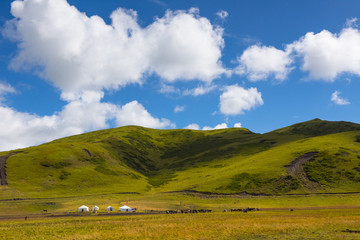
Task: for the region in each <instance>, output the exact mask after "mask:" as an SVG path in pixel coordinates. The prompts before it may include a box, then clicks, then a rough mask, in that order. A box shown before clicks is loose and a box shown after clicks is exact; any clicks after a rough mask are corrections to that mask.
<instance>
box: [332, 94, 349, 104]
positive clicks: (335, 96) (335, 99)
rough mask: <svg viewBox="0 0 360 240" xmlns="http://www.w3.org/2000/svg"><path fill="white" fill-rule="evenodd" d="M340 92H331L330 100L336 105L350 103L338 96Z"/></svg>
mask: <svg viewBox="0 0 360 240" xmlns="http://www.w3.org/2000/svg"><path fill="white" fill-rule="evenodd" d="M340 94H341V92H339V91H335V92H333V94H331V101H332V102H334V103H335V104H336V105H348V104H350V102H349V101H348V100H347V99H345V98H341V97H340V96H339V95H340Z"/></svg>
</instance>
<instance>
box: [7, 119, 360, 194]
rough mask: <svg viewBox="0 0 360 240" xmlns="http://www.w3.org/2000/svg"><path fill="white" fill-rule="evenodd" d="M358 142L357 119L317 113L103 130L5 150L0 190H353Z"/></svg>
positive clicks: (358, 180)
mask: <svg viewBox="0 0 360 240" xmlns="http://www.w3.org/2000/svg"><path fill="white" fill-rule="evenodd" d="M359 141H360V125H358V124H354V123H348V122H328V121H322V120H319V119H315V120H312V121H308V122H304V123H299V124H295V125H292V126H289V127H286V128H282V129H279V130H275V131H272V132H269V133H266V134H256V133H253V132H251V131H249V130H247V129H243V128H234V129H222V130H214V131H194V130H154V129H148V128H142V127H136V126H129V127H121V128H115V129H109V130H101V131H95V132H90V133H86V134H81V135H76V136H72V137H68V138H63V139H58V140H55V141H53V142H50V143H46V144H43V145H40V146H37V147H31V148H26V149H22V150H17V151H12V152H3V153H0V158H3V159H5V158H7V159H6V175H7V176H6V180H7V183H8V185H3V186H1V187H0V197H1V198H8V197H12V198H14V197H23V196H32V197H44V196H60V195H61V196H74V195H84V194H91V193H116V192H139V193H145V192H163V191H183V190H196V191H207V192H218V193H239V192H244V191H246V192H249V193H256V194H284V193H286V194H288V193H309V192H352V191H358V189H359V186H360V143H359ZM10 154H12V155H11V156H10ZM1 156H2V157H1ZM0 172H1V171H0ZM1 176H2V175H1ZM2 178H3V177H2Z"/></svg>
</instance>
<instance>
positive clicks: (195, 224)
mask: <svg viewBox="0 0 360 240" xmlns="http://www.w3.org/2000/svg"><path fill="white" fill-rule="evenodd" d="M359 218H360V210H359V209H357V210H296V211H293V212H290V211H279V210H278V211H274V210H273V211H258V212H250V213H246V214H245V213H229V212H227V213H204V214H173V215H171V214H168V215H165V214H162V215H140V216H139V215H128V216H81V217H58V218H46V219H44V218H36V219H31V218H29V219H28V220H26V221H25V220H10V221H0V229H1V231H0V238H1V239H360V234H359V233H356V232H346V230H347V229H348V230H350V231H355V230H354V229H359V227H360V224H359Z"/></svg>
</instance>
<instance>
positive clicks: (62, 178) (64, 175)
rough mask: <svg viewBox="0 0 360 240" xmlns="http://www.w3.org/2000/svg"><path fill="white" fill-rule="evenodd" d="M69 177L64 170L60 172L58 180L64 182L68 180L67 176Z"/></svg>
mask: <svg viewBox="0 0 360 240" xmlns="http://www.w3.org/2000/svg"><path fill="white" fill-rule="evenodd" d="M70 175H71V173H69V172H68V171H66V170H61V175H60V176H59V179H60V180H66V179H68V178H69V176H70Z"/></svg>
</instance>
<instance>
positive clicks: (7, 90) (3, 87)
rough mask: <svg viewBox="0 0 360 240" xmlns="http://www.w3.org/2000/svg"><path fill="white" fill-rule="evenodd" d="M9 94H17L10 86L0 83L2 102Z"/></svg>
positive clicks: (0, 98) (0, 99)
mask: <svg viewBox="0 0 360 240" xmlns="http://www.w3.org/2000/svg"><path fill="white" fill-rule="evenodd" d="M8 93H16V90H15V89H14V88H13V87H12V86H11V85H10V84H8V83H1V82H0V101H3V100H4V99H3V98H4V95H6V94H8Z"/></svg>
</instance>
